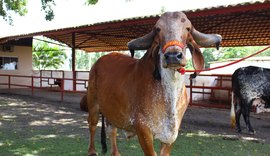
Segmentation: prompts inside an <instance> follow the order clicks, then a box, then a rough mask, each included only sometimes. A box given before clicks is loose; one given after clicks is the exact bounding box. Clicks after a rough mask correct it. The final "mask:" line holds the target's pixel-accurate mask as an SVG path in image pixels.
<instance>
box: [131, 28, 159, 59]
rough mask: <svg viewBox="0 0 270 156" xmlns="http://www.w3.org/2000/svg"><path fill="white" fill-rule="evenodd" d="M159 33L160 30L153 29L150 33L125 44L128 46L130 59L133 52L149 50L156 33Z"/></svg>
mask: <svg viewBox="0 0 270 156" xmlns="http://www.w3.org/2000/svg"><path fill="white" fill-rule="evenodd" d="M159 31H160V29H158V28H155V29H153V30H152V31H151V32H150V33H148V34H146V35H144V36H142V37H139V38H136V39H133V40H131V41H129V42H128V43H127V46H128V49H129V51H130V53H131V56H132V57H133V56H134V50H146V49H148V48H150V47H151V45H152V42H153V40H154V38H155V35H156V33H157V32H159Z"/></svg>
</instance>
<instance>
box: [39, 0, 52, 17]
mask: <svg viewBox="0 0 270 156" xmlns="http://www.w3.org/2000/svg"><path fill="white" fill-rule="evenodd" d="M52 6H55V2H54V0H41V8H42V10H43V11H44V12H45V19H46V20H47V21H51V20H52V19H53V18H54V12H53V10H52Z"/></svg>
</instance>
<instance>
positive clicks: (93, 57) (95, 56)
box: [90, 52, 108, 67]
mask: <svg viewBox="0 0 270 156" xmlns="http://www.w3.org/2000/svg"><path fill="white" fill-rule="evenodd" d="M106 54H108V52H98V53H91V54H90V60H91V62H90V67H92V66H93V64H94V63H95V62H96V61H97V60H98V59H99V58H100V57H101V56H103V55H106Z"/></svg>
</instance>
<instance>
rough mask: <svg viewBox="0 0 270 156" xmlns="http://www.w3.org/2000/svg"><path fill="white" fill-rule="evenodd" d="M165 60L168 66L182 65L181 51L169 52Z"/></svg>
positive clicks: (165, 55)
mask: <svg viewBox="0 0 270 156" xmlns="http://www.w3.org/2000/svg"><path fill="white" fill-rule="evenodd" d="M164 58H165V62H166V64H167V65H168V66H180V65H181V63H182V60H183V54H182V53H181V52H167V53H165V54H164Z"/></svg>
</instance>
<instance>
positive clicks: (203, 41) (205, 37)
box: [191, 28, 222, 49]
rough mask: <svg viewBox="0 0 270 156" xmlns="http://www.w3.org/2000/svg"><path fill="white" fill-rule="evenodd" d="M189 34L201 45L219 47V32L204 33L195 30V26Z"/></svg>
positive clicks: (220, 38)
mask: <svg viewBox="0 0 270 156" xmlns="http://www.w3.org/2000/svg"><path fill="white" fill-rule="evenodd" d="M191 35H192V37H193V38H194V40H195V42H196V43H197V44H198V45H200V46H202V47H209V46H212V45H215V46H216V48H217V49H219V44H220V42H221V40H222V37H221V36H220V35H219V34H204V33H201V32H199V31H197V30H196V29H195V28H193V29H192V30H191Z"/></svg>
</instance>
